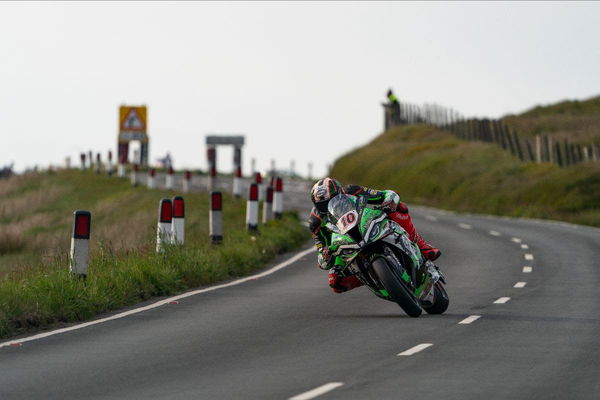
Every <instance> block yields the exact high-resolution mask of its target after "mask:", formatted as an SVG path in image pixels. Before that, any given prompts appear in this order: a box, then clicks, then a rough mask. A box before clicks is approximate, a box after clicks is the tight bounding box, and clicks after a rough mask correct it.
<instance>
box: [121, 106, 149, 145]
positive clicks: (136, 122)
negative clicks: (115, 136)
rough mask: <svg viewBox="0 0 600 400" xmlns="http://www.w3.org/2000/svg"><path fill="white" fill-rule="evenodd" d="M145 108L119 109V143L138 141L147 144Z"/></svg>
mask: <svg viewBox="0 0 600 400" xmlns="http://www.w3.org/2000/svg"><path fill="white" fill-rule="evenodd" d="M146 130H147V111H146V106H121V107H120V108H119V142H121V143H123V142H129V141H130V140H139V141H141V142H142V143H146V142H148V136H147V132H146Z"/></svg>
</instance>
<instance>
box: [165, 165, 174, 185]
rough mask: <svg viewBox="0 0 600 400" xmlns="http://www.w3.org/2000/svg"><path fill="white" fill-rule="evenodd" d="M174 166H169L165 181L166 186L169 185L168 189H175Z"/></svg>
mask: <svg viewBox="0 0 600 400" xmlns="http://www.w3.org/2000/svg"><path fill="white" fill-rule="evenodd" d="M173 172H174V171H173V167H169V170H168V171H167V178H166V181H165V186H166V187H167V190H173Z"/></svg>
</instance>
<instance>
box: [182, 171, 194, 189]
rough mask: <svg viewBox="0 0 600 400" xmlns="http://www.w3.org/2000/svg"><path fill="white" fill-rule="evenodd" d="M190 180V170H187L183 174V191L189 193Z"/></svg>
mask: <svg viewBox="0 0 600 400" xmlns="http://www.w3.org/2000/svg"><path fill="white" fill-rule="evenodd" d="M191 181H192V171H189V170H187V171H185V172H184V174H183V192H184V193H189V191H190V183H191Z"/></svg>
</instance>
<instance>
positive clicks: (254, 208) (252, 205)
mask: <svg viewBox="0 0 600 400" xmlns="http://www.w3.org/2000/svg"><path fill="white" fill-rule="evenodd" d="M246 225H247V227H248V230H249V231H250V232H254V231H256V230H257V229H258V185H257V184H256V183H253V184H251V185H250V193H249V197H248V202H247V204H246Z"/></svg>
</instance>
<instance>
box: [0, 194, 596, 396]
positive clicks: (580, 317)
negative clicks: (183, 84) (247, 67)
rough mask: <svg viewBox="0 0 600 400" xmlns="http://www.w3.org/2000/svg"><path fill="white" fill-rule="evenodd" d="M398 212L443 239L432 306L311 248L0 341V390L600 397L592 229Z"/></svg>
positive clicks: (296, 200) (296, 197)
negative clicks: (330, 278)
mask: <svg viewBox="0 0 600 400" xmlns="http://www.w3.org/2000/svg"><path fill="white" fill-rule="evenodd" d="M303 190H304V189H303ZM287 196H288V197H287V198H286V202H287V204H288V205H291V204H298V205H300V204H305V203H304V202H303V201H302V199H307V195H306V193H305V192H303V191H298V192H297V193H296V194H294V193H289V192H288V194H287ZM290 197H293V198H290ZM411 214H412V215H413V219H414V222H415V225H416V226H417V229H418V230H419V231H420V232H421V233H422V234H423V236H424V237H425V238H426V239H427V240H429V241H430V242H431V243H433V244H435V245H437V246H439V247H440V248H442V249H443V252H444V254H443V256H442V258H441V259H440V261H439V265H440V267H441V268H442V269H443V270H444V272H445V274H446V276H447V280H448V285H447V290H448V292H449V295H450V307H449V309H448V311H447V312H446V313H445V314H443V315H441V316H439V315H438V316H430V315H427V314H425V315H423V316H421V317H420V318H417V319H414V318H410V317H407V316H406V315H405V314H404V313H403V312H402V310H401V309H400V308H399V307H398V306H397V305H395V304H393V303H390V302H386V301H383V300H380V299H378V298H376V297H375V296H373V295H372V294H371V293H370V292H369V291H368V290H367V289H365V288H358V289H355V290H352V291H350V292H348V293H344V294H334V293H333V292H331V290H330V289H329V288H328V286H327V276H326V273H324V272H323V271H320V270H319V269H317V268H316V267H315V253H312V252H311V253H308V254H306V255H304V256H303V257H301V258H300V259H299V260H298V261H297V262H294V263H292V264H290V265H289V266H287V267H285V268H282V269H280V270H278V271H276V272H273V273H271V274H269V275H266V276H263V277H260V278H258V279H250V280H247V281H246V282H243V283H240V284H237V285H232V286H228V287H224V288H221V289H217V290H213V291H209V292H205V293H200V294H196V295H193V296H189V297H185V298H181V299H179V300H178V302H177V304H168V302H167V304H165V305H162V306H160V307H155V308H152V309H149V310H147V311H143V312H139V313H136V314H133V315H130V316H128V317H125V318H120V319H116V320H111V321H107V322H104V323H100V324H97V325H93V326H88V327H84V328H82V329H78V330H73V331H70V332H65V333H61V334H57V335H52V336H49V337H46V338H42V339H39V340H32V341H26V342H22V343H20V344H16V345H11V346H5V347H2V348H0V399H62V400H64V399H83V398H86V399H289V398H293V397H294V396H298V395H303V394H305V393H307V392H309V393H308V394H306V395H304V397H302V396H300V397H297V398H298V399H302V398H304V399H308V398H318V399H415V398H419V399H437V398H444V399H481V398H486V399H508V398H510V399H598V398H600V394H599V393H600V296H599V292H598V289H597V288H598V284H599V283H600V262H598V260H597V256H598V255H599V253H600V251H599V250H600V229H594V228H587V227H581V226H575V225H568V224H560V223H554V222H540V221H532V220H516V219H501V218H491V217H481V216H468V215H458V214H450V213H444V212H440V211H436V210H429V209H423V208H413V209H412V210H411ZM307 244H308V243H307ZM290 256H291V255H286V256H284V257H281V259H279V260H277V261H276V262H274V263H273V265H275V264H278V263H280V262H281V261H285V260H286V259H289V258H290ZM524 267H529V268H524ZM524 271H529V272H524ZM515 285H516V286H517V287H515ZM499 299H502V300H501V301H504V302H503V303H497V301H498V300H499ZM476 316H479V318H477V317H476ZM461 322H463V323H461ZM464 322H471V323H464ZM426 344H428V345H429V346H425V345H426ZM419 345H423V346H419ZM415 346H419V347H416V348H415ZM411 349H413V350H412V351H409V352H408V354H411V355H398V354H402V353H403V352H405V351H407V350H411ZM418 350H420V351H418ZM405 354H406V353H405ZM328 384H329V385H328ZM324 385H326V386H324ZM313 389H316V390H317V391H316V392H310V391H312V390H313ZM311 396H316V397H311Z"/></svg>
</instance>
